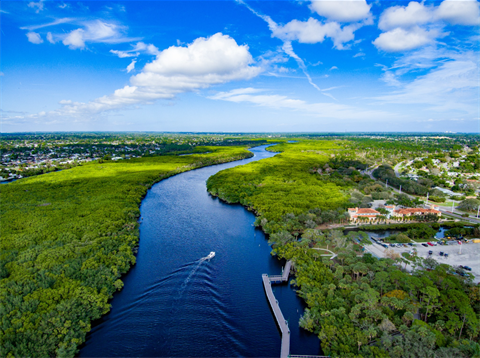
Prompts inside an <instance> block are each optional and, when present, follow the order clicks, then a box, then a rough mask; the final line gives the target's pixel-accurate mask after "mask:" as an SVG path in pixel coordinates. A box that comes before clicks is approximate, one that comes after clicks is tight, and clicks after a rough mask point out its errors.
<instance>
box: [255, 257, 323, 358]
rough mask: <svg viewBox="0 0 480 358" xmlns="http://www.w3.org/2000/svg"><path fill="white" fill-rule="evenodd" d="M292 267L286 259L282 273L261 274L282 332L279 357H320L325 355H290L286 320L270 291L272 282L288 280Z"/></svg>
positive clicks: (288, 329)
mask: <svg viewBox="0 0 480 358" xmlns="http://www.w3.org/2000/svg"><path fill="white" fill-rule="evenodd" d="M291 267H292V262H291V261H287V263H286V264H285V268H284V269H283V274H282V275H273V276H268V274H266V273H264V274H262V280H263V287H264V288H265V294H266V295H267V299H268V303H269V304H270V307H271V308H272V311H273V314H274V316H275V319H276V320H277V324H278V327H280V331H281V332H282V346H281V349H280V358H288V357H296V358H301V357H304V358H322V357H325V356H304V355H298V356H294V355H290V328H288V322H287V321H286V320H285V318H284V317H283V313H282V310H281V309H280V306H279V305H278V301H277V299H276V298H275V295H274V294H273V291H272V284H274V283H283V282H287V281H288V276H289V275H290V269H291Z"/></svg>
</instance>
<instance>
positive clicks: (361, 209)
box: [357, 208, 380, 214]
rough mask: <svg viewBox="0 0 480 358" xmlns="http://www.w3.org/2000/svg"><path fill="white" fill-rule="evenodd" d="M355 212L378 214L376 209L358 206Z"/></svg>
mask: <svg viewBox="0 0 480 358" xmlns="http://www.w3.org/2000/svg"><path fill="white" fill-rule="evenodd" d="M357 214H380V213H379V212H378V211H377V210H373V209H369V208H360V209H358V210H357Z"/></svg>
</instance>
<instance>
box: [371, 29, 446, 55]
mask: <svg viewBox="0 0 480 358" xmlns="http://www.w3.org/2000/svg"><path fill="white" fill-rule="evenodd" d="M438 35H439V32H438V31H436V30H431V31H427V30H424V29H422V28H420V27H418V26H416V27H414V28H411V29H408V30H405V29H402V28H396V29H393V30H391V31H388V32H384V33H382V34H380V36H379V37H378V38H377V39H376V40H375V41H373V44H374V45H375V46H376V47H377V48H379V49H381V50H383V51H387V52H399V51H408V50H413V49H416V48H418V47H421V46H424V45H427V44H430V43H433V42H434V41H435V38H436V37H437V36H438Z"/></svg>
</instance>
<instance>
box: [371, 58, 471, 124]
mask: <svg viewBox="0 0 480 358" xmlns="http://www.w3.org/2000/svg"><path fill="white" fill-rule="evenodd" d="M419 59H422V60H423V61H422V62H423V65H421V66H422V67H421V68H429V69H430V71H429V72H428V73H426V74H423V75H420V76H417V77H416V78H415V79H414V80H403V81H401V80H400V78H401V77H400V76H402V75H404V74H407V73H411V72H413V71H415V70H417V69H418V68H419V67H418V66H419V63H422V62H420V61H419ZM385 70H386V72H385V75H384V77H383V79H384V81H385V82H387V84H390V85H394V86H396V87H397V88H398V89H397V90H395V91H393V92H391V93H389V94H385V95H382V96H377V97H375V98H374V99H375V100H377V101H379V102H381V103H385V104H386V103H388V104H392V103H393V104H405V105H412V104H422V105H427V107H425V108H424V110H433V111H437V112H445V113H446V112H449V111H450V113H452V111H453V112H457V113H462V114H463V115H468V116H474V115H475V114H476V113H478V93H479V88H480V83H479V82H478V73H479V70H480V69H479V63H478V53H474V52H457V51H445V50H433V49H426V50H421V51H418V52H417V53H414V54H412V55H407V56H405V57H404V58H402V59H399V60H398V61H397V62H396V63H395V64H394V66H392V69H385Z"/></svg>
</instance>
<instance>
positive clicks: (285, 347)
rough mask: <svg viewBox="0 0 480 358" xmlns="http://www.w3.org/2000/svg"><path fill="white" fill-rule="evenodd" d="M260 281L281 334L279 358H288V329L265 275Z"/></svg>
mask: <svg viewBox="0 0 480 358" xmlns="http://www.w3.org/2000/svg"><path fill="white" fill-rule="evenodd" d="M262 280H263V287H264V288H265V293H266V295H267V299H268V303H270V307H271V308H272V311H273V314H274V315H275V319H276V320H277V324H278V326H279V327H280V331H281V332H282V347H281V349H280V358H288V356H289V355H290V329H289V328H288V324H287V321H285V318H284V317H283V313H282V311H281V310H280V306H279V305H278V301H277V300H276V298H275V296H274V295H273V291H272V283H271V281H270V279H269V277H268V275H267V274H266V273H264V274H263V275H262Z"/></svg>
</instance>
